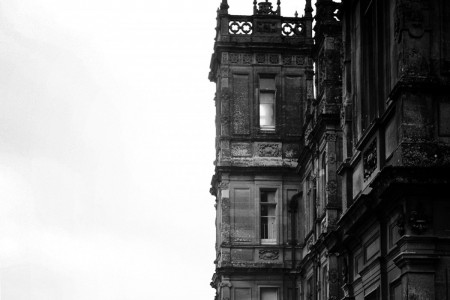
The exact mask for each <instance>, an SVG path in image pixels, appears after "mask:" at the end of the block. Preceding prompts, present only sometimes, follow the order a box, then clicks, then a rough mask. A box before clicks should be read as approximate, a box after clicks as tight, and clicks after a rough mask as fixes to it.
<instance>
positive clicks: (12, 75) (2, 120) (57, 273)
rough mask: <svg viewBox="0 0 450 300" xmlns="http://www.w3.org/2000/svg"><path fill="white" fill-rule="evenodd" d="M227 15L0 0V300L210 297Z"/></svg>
mask: <svg viewBox="0 0 450 300" xmlns="http://www.w3.org/2000/svg"><path fill="white" fill-rule="evenodd" d="M252 2H253V1H252V0H247V1H243V0H229V4H230V6H231V8H230V13H231V14H251V12H252ZM274 2H276V1H274ZM303 2H304V1H299V0H295V1H294V0H289V1H287V0H285V1H283V2H282V12H283V15H287V16H293V15H294V12H295V10H298V11H299V13H300V15H301V14H303V5H304V4H303ZM219 4H220V0H214V1H212V0H203V1H182V0H174V1H168V0H165V1H148V0H146V1H144V0H126V1H125V0H2V1H1V3H0V300H69V299H70V300H72V299H73V300H91V299H92V300H94V299H95V300H115V299H117V300H128V299H133V300H141V299H142V300H144V299H146V300H150V299H158V300H166V299H196V300H212V299H213V297H214V290H213V289H211V288H210V287H209V282H210V279H211V276H212V274H213V272H214V265H213V260H214V258H215V254H214V218H215V211H214V199H213V197H212V196H210V195H209V183H210V178H211V175H212V174H213V170H214V166H213V160H214V153H215V150H214V132H215V131H214V114H215V109H214V101H213V98H214V91H215V87H214V84H213V83H210V82H209V81H208V78H207V77H208V71H209V60H210V56H211V53H212V48H213V42H214V40H213V39H214V27H215V25H216V23H215V22H216V21H215V17H216V9H217V7H218V6H219Z"/></svg>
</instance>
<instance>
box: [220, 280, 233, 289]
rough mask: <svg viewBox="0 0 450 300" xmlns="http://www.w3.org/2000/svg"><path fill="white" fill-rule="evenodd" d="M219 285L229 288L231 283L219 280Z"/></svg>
mask: <svg viewBox="0 0 450 300" xmlns="http://www.w3.org/2000/svg"><path fill="white" fill-rule="evenodd" d="M220 287H229V288H231V287H232V285H231V282H229V281H225V282H221V283H220Z"/></svg>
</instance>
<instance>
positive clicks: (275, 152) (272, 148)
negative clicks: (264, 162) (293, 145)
mask: <svg viewBox="0 0 450 300" xmlns="http://www.w3.org/2000/svg"><path fill="white" fill-rule="evenodd" d="M280 153H281V145H280V144H259V145H258V155H259V156H260V157H278V156H280Z"/></svg>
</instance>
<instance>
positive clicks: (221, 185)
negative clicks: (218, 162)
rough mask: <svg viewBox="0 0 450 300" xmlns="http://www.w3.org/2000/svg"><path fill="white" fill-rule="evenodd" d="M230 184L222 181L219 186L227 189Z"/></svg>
mask: <svg viewBox="0 0 450 300" xmlns="http://www.w3.org/2000/svg"><path fill="white" fill-rule="evenodd" d="M228 186H229V184H228V182H223V181H222V182H221V183H220V184H219V188H220V189H222V190H227V189H228Z"/></svg>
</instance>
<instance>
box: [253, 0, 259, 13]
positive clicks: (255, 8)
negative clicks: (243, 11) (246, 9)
mask: <svg viewBox="0 0 450 300" xmlns="http://www.w3.org/2000/svg"><path fill="white" fill-rule="evenodd" d="M256 4H257V2H256V0H254V1H253V14H254V15H256V14H257V13H258V8H257V7H256Z"/></svg>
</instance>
